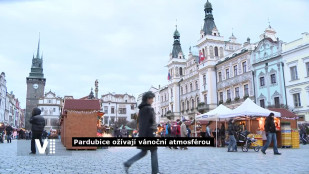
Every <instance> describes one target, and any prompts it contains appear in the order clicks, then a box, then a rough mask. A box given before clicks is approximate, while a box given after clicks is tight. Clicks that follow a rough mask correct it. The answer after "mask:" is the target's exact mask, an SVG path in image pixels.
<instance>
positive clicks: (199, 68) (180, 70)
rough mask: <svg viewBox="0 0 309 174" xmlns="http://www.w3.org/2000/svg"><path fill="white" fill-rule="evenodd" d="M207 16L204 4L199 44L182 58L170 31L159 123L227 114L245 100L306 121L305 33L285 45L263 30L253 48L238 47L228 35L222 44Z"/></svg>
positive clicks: (177, 40) (176, 38)
mask: <svg viewBox="0 0 309 174" xmlns="http://www.w3.org/2000/svg"><path fill="white" fill-rule="evenodd" d="M212 11H213V8H212V4H211V3H210V2H209V1H208V0H207V2H206V3H205V5H204V12H205V18H204V26H203V28H202V29H201V31H200V38H199V40H198V41H197V44H196V46H194V47H192V48H191V47H190V49H189V54H188V56H187V57H185V55H184V53H183V50H182V48H181V44H180V33H179V31H178V29H177V27H176V30H175V32H174V35H173V38H174V43H173V49H172V52H171V54H170V56H169V60H168V63H167V68H168V84H167V85H166V86H163V87H162V88H160V89H159V97H160V107H161V114H162V115H161V121H162V122H164V121H166V120H177V119H184V118H185V119H188V118H189V119H190V118H192V117H193V116H194V115H195V114H196V113H197V112H207V111H208V110H211V109H214V108H216V107H217V106H218V105H219V104H221V103H223V104H224V105H226V106H228V107H230V108H232V109H233V108H236V107H237V106H239V105H240V104H241V103H242V102H243V101H244V100H245V99H246V98H248V97H249V98H250V99H252V100H254V101H255V103H257V104H258V105H260V106H261V107H264V108H266V107H286V105H289V106H293V107H294V108H293V111H295V112H296V113H298V115H299V116H300V117H301V118H305V117H306V120H308V118H307V117H308V116H307V115H308V113H309V112H308V106H307V105H308V101H309V99H308V97H309V86H308V84H307V82H308V79H307V76H309V58H308V55H307V54H306V53H308V43H307V41H308V33H304V34H303V38H302V39H299V40H296V41H294V42H291V43H287V44H285V43H283V42H282V41H280V40H279V39H278V38H277V37H276V31H275V30H274V29H273V28H272V27H271V26H270V25H269V26H268V28H266V30H265V31H264V33H263V34H261V35H260V39H259V41H258V42H253V43H252V42H251V41H250V39H249V38H248V39H247V41H246V42H244V43H243V44H240V43H238V42H237V38H236V37H235V36H234V34H233V33H232V35H231V36H230V37H229V38H228V40H225V39H224V37H223V36H221V35H220V32H219V30H218V27H217V26H216V24H215V20H214V16H213V14H212ZM282 45H284V46H282ZM282 47H284V50H282ZM283 60H284V61H283ZM307 65H308V66H307ZM307 71H308V73H307ZM300 73H301V75H299V74H300ZM307 74H308V75H307ZM286 86H287V88H285V87H286ZM286 96H288V97H286ZM156 105H158V104H156ZM289 108H291V107H289Z"/></svg>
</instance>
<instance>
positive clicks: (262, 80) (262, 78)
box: [260, 77, 265, 86]
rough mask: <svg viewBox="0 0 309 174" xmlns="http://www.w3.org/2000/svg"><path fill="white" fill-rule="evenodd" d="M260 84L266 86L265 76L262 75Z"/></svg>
mask: <svg viewBox="0 0 309 174" xmlns="http://www.w3.org/2000/svg"><path fill="white" fill-rule="evenodd" d="M260 86H265V79H264V77H260Z"/></svg>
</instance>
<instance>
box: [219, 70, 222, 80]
mask: <svg viewBox="0 0 309 174" xmlns="http://www.w3.org/2000/svg"><path fill="white" fill-rule="evenodd" d="M218 79H219V82H221V81H222V74H221V72H218Z"/></svg>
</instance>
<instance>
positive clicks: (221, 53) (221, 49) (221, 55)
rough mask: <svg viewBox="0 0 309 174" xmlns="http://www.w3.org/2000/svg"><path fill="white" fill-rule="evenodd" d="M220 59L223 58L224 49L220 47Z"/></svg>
mask: <svg viewBox="0 0 309 174" xmlns="http://www.w3.org/2000/svg"><path fill="white" fill-rule="evenodd" d="M220 58H223V48H222V47H220Z"/></svg>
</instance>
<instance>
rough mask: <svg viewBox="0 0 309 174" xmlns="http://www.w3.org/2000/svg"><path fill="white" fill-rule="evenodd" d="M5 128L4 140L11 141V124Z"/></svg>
mask: <svg viewBox="0 0 309 174" xmlns="http://www.w3.org/2000/svg"><path fill="white" fill-rule="evenodd" d="M5 130H6V140H7V143H12V133H13V128H12V126H11V125H8V126H7V127H6V129H5Z"/></svg>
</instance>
